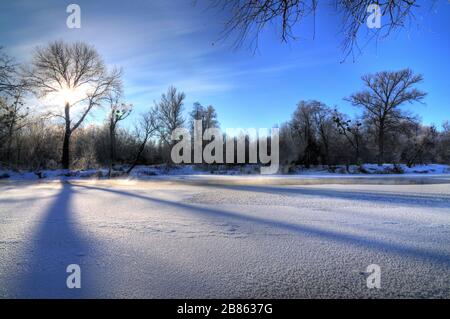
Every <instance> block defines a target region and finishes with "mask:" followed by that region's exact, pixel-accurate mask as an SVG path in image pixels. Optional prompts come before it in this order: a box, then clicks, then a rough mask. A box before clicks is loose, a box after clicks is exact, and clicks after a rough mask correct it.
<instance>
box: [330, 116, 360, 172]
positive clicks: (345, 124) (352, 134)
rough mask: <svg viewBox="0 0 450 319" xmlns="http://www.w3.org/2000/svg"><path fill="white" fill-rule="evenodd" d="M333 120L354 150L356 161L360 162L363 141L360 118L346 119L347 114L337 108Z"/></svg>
mask: <svg viewBox="0 0 450 319" xmlns="http://www.w3.org/2000/svg"><path fill="white" fill-rule="evenodd" d="M333 121H334V123H335V125H336V128H337V129H338V133H339V134H341V135H342V136H344V137H345V140H346V141H347V142H348V144H350V146H351V148H352V149H353V151H354V159H353V161H354V163H356V164H360V161H361V142H362V138H363V137H362V132H361V126H362V123H361V122H360V121H358V120H356V121H352V120H347V119H345V116H344V115H342V114H340V113H339V112H338V111H337V110H336V111H335V112H334V115H333Z"/></svg>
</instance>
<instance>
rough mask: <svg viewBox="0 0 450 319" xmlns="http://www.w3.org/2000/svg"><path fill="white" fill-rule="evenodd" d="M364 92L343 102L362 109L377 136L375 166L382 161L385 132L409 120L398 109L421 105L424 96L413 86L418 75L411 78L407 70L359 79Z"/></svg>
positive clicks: (410, 118)
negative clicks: (412, 104) (362, 84)
mask: <svg viewBox="0 0 450 319" xmlns="http://www.w3.org/2000/svg"><path fill="white" fill-rule="evenodd" d="M362 80H363V82H364V84H365V86H366V89H365V90H363V91H361V92H358V93H354V94H352V95H351V96H350V97H349V98H346V100H348V101H350V102H351V103H352V105H354V106H359V107H362V108H363V109H364V118H365V119H366V120H367V121H368V122H369V124H371V125H374V127H375V131H376V133H377V136H376V140H377V143H378V164H382V163H383V161H384V142H385V137H386V134H387V133H388V132H391V131H392V130H394V129H395V128H396V127H397V126H398V125H399V124H400V123H401V122H402V121H408V120H412V119H413V117H412V116H411V115H410V114H408V113H407V112H405V111H403V110H401V109H400V106H402V105H404V104H406V103H413V102H421V101H422V100H423V98H424V97H425V96H426V93H425V92H422V91H419V90H418V89H416V88H414V86H415V85H416V84H418V83H420V82H422V81H423V77H422V75H414V74H413V72H412V71H411V70H410V69H405V70H401V71H397V72H388V71H384V72H378V73H376V74H367V75H364V76H363V77H362Z"/></svg>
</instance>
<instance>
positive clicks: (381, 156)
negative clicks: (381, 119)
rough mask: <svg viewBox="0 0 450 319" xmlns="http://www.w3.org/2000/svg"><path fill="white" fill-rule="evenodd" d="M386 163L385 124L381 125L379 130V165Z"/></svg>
mask: <svg viewBox="0 0 450 319" xmlns="http://www.w3.org/2000/svg"><path fill="white" fill-rule="evenodd" d="M383 163H384V126H383V125H380V131H379V132H378V166H381V165H382V164H383Z"/></svg>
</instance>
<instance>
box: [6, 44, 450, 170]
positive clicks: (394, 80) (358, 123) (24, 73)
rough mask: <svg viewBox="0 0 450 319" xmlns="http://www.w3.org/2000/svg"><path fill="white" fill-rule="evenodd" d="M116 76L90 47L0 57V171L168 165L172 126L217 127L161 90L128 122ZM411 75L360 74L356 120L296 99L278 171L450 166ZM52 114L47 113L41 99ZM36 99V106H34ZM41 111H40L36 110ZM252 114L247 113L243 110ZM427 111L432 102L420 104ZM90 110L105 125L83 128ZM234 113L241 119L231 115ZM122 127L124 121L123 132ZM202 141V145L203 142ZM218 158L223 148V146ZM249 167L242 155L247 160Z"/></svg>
mask: <svg viewBox="0 0 450 319" xmlns="http://www.w3.org/2000/svg"><path fill="white" fill-rule="evenodd" d="M121 78H122V70H121V69H119V68H113V69H109V68H108V67H107V66H106V65H105V63H104V62H103V59H102V58H101V56H100V54H99V53H98V52H97V51H96V49H95V48H94V47H93V46H90V45H88V44H86V43H81V42H79V43H66V42H62V41H56V42H52V43H49V44H47V45H46V46H43V47H39V48H36V50H35V52H34V53H33V59H32V60H31V61H30V62H28V63H24V64H18V63H17V61H15V60H14V59H13V58H11V57H10V56H8V55H7V54H6V52H5V49H1V50H0V164H1V166H2V167H4V168H10V169H29V170H41V169H56V168H74V169H87V168H99V167H110V168H111V169H112V168H113V166H114V165H115V164H120V165H126V166H127V167H128V171H131V170H132V169H133V167H134V166H135V165H138V164H139V165H151V164H170V162H171V159H170V150H171V148H172V146H173V145H174V141H172V140H171V138H170V137H171V134H172V132H173V131H174V130H175V129H176V128H178V127H186V128H190V129H191V130H192V127H193V121H194V120H199V119H201V120H202V121H203V130H206V129H207V128H211V127H220V122H219V116H218V114H217V112H216V110H215V108H214V106H212V105H208V104H201V103H195V104H194V105H193V106H192V107H189V106H187V105H185V103H184V101H185V97H186V96H185V94H184V93H183V92H182V91H181V90H180V89H177V88H175V87H170V88H168V90H167V92H166V93H163V94H162V95H161V98H160V100H159V101H156V102H154V105H151V102H150V101H149V106H148V107H147V110H146V111H145V112H143V113H142V114H139V116H138V117H135V118H136V120H135V122H134V123H131V118H130V117H129V115H130V114H131V113H132V112H134V111H135V110H134V106H133V105H131V104H129V103H127V102H126V101H125V100H124V98H123V97H124V96H125V94H124V93H125V92H124V87H123V84H122V81H121ZM422 81H423V77H422V76H421V75H420V74H415V73H414V72H413V70H410V69H404V70H398V71H380V72H378V73H375V74H366V75H362V77H361V89H360V90H355V92H354V93H351V94H349V95H348V96H343V98H344V99H346V100H347V101H349V102H350V103H351V104H352V105H353V106H354V107H355V108H359V109H360V112H359V113H360V115H359V116H357V117H350V116H349V115H346V114H344V113H342V112H341V111H339V107H338V106H334V105H333V106H330V105H326V104H324V103H322V102H320V97H317V100H307V101H305V100H300V99H301V97H299V100H300V101H299V102H298V104H297V105H296V106H295V105H293V107H292V112H293V113H292V116H291V118H290V119H287V120H286V122H285V123H283V124H282V125H280V127H279V129H280V164H281V165H283V166H288V167H289V166H292V165H303V166H304V167H306V168H308V167H310V166H312V165H328V166H330V167H331V166H333V165H338V164H341V165H342V164H345V165H350V164H362V163H379V164H381V163H404V164H407V165H408V166H414V165H416V164H427V163H442V164H450V123H449V121H448V120H447V121H444V122H443V124H442V128H440V129H438V128H437V127H436V126H433V125H431V126H428V125H424V124H422V123H421V120H420V117H419V116H417V114H416V112H414V106H415V104H417V103H423V100H424V98H425V96H426V94H427V93H426V92H423V91H421V90H420V84H421V82H422ZM50 96H53V97H56V99H54V101H55V100H56V101H58V102H60V107H59V108H56V109H55V108H50V107H49V108H48V109H47V108H46V107H45V103H46V102H45V101H46V99H47V98H48V97H50ZM36 101H39V103H37V102H36ZM43 105H44V107H43ZM249 107H255V106H249ZM428 107H430V108H431V107H433V105H428ZM94 110H97V112H99V111H101V112H103V114H104V121H103V124H96V123H92V122H90V121H89V117H88V115H89V114H90V113H91V112H93V111H94ZM236 116H239V115H238V114H236ZM126 121H129V123H127V124H126V125H124V124H125V123H126ZM206 143H207V141H205V144H206ZM224 152H225V147H224ZM246 160H248V158H246Z"/></svg>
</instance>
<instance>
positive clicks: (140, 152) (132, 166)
mask: <svg viewBox="0 0 450 319" xmlns="http://www.w3.org/2000/svg"><path fill="white" fill-rule="evenodd" d="M147 140H148V137H146V138H145V139H144V141H143V142H142V144H141V145H140V146H139V150H138V152H137V154H136V157H135V158H134V161H133V164H131V166H130V168H129V169H128V170H127V173H126V174H127V175H128V174H130V173H131V171H132V170H133V168H134V167H135V166H136V165H137V162H138V160H139V158H140V157H141V154H142V152H143V151H144V149H145V145H146V144H147Z"/></svg>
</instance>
